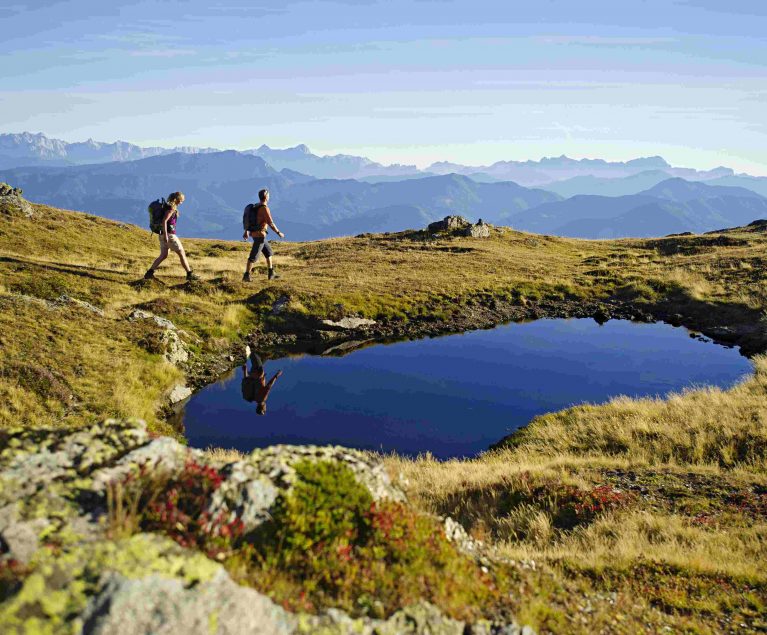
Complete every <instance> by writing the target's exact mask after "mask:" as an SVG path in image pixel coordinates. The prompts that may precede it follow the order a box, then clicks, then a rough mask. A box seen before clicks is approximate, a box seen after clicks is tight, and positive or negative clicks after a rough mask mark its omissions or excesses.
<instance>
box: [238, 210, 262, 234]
mask: <svg viewBox="0 0 767 635" xmlns="http://www.w3.org/2000/svg"><path fill="white" fill-rule="evenodd" d="M262 205H263V203H248V205H246V206H245V210H244V211H243V212H242V228H243V229H244V230H245V231H249V232H254V231H256V230H257V229H258V208H259V207H261V206H262Z"/></svg>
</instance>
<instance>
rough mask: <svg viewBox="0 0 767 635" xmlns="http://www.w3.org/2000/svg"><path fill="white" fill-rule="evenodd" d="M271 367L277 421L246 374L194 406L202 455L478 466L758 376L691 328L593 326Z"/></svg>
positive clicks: (547, 324)
mask: <svg viewBox="0 0 767 635" xmlns="http://www.w3.org/2000/svg"><path fill="white" fill-rule="evenodd" d="M259 354H260V353H259ZM261 358H262V360H263V362H264V370H265V380H266V381H268V380H269V379H271V377H272V376H273V375H274V374H275V373H276V372H277V371H278V370H281V371H283V374H282V375H281V376H280V377H279V378H278V379H277V380H276V382H275V384H274V386H273V388H272V390H271V392H270V393H269V395H268V397H267V399H266V414H265V415H263V416H259V415H258V414H257V413H256V403H248V402H247V401H245V400H244V399H243V398H242V394H241V382H242V377H243V372H242V369H240V368H238V369H236V370H235V371H234V372H233V373H232V374H230V375H229V376H228V377H227V378H224V380H222V381H220V382H218V383H215V384H213V385H211V386H208V387H206V388H205V389H204V390H202V391H200V392H199V393H197V394H196V395H194V396H193V397H192V398H191V399H190V401H189V403H188V404H187V405H186V408H185V412H184V415H183V421H184V425H185V428H186V435H187V437H188V439H189V443H190V445H192V446H193V447H201V448H204V447H207V446H221V447H234V448H237V449H240V450H243V451H250V450H252V449H253V448H256V447H263V446H266V445H272V444H276V443H296V444H303V443H306V444H308V443H315V444H340V445H345V446H349V447H356V448H365V449H375V450H383V451H391V450H395V451H397V452H398V453H401V454H410V455H415V454H418V453H422V452H427V451H428V452H431V453H432V454H434V455H435V456H437V457H455V456H468V455H473V454H476V453H477V452H480V451H482V450H485V449H487V447H488V446H489V445H490V444H492V443H495V442H496V441H498V440H500V439H501V438H502V437H504V436H505V435H507V434H508V433H510V432H512V431H513V430H515V429H517V428H518V427H520V426H523V425H524V424H526V423H527V422H528V421H530V419H531V418H533V417H534V416H535V415H538V414H541V413H545V412H551V411H556V410H560V409H562V408H566V407H567V406H570V405H573V404H577V403H583V402H602V401H605V400H607V399H609V398H610V397H613V396H616V395H630V396H645V395H665V394H667V393H668V392H670V391H678V390H681V389H683V388H685V387H689V386H695V385H705V384H708V385H716V386H722V387H728V386H731V385H733V384H734V383H735V382H737V381H738V380H739V379H740V378H742V377H743V376H744V375H746V374H748V373H750V371H751V364H750V363H749V361H748V360H747V359H745V358H744V357H742V356H741V355H740V354H739V353H738V351H737V350H736V349H728V348H724V347H722V346H718V345H716V344H713V343H712V342H710V341H699V340H697V339H693V338H691V337H689V333H688V332H687V331H686V330H685V329H683V328H674V327H672V326H669V325H666V324H636V323H632V322H627V321H618V320H611V321H609V322H607V323H606V324H604V325H602V326H599V325H598V324H597V323H596V322H594V321H593V320H586V319H582V320H576V319H571V320H539V321H536V322H530V323H526V324H508V325H505V326H499V327H497V328H495V329H493V330H489V331H474V332H470V333H464V334H460V335H450V336H446V337H440V338H435V339H425V340H417V341H411V342H399V343H395V344H388V345H377V346H372V347H369V348H366V349H363V350H359V351H356V352H353V353H351V354H349V355H347V356H345V357H316V356H303V357H293V358H281V359H274V360H269V359H268V358H267V357H266V356H265V355H261ZM251 365H252V362H250V361H249V362H248V369H250V368H251Z"/></svg>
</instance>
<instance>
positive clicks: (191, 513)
mask: <svg viewBox="0 0 767 635" xmlns="http://www.w3.org/2000/svg"><path fill="white" fill-rule="evenodd" d="M222 482H223V476H222V475H221V474H220V473H219V472H218V471H217V470H216V469H215V468H213V467H210V466H207V465H200V464H199V463H197V462H195V461H194V460H189V461H188V462H187V463H186V465H185V466H184V469H183V470H182V471H181V472H180V473H179V474H178V475H176V476H168V475H167V474H153V475H149V474H148V473H147V472H146V470H145V469H144V468H142V469H141V470H140V471H139V473H138V475H133V474H129V475H128V476H127V477H126V478H125V479H124V480H122V481H120V482H117V483H113V484H111V485H110V487H109V488H108V490H107V508H108V519H109V527H110V535H112V536H113V537H121V536H125V535H130V534H132V533H134V532H136V531H139V530H141V531H156V532H161V533H164V534H166V535H167V536H169V537H171V538H173V540H175V541H176V542H177V543H178V544H180V545H181V546H183V547H189V548H196V549H199V550H201V551H204V552H205V553H206V554H208V555H209V556H211V557H216V558H217V557H219V556H220V555H221V554H224V553H226V552H229V551H231V550H232V549H233V548H234V546H235V545H236V544H237V543H238V541H239V539H240V538H241V536H242V533H243V524H242V521H241V520H240V519H238V518H236V519H234V520H227V519H223V518H211V516H210V514H209V513H208V511H207V509H208V506H209V504H210V500H211V497H212V495H213V493H214V492H215V491H216V490H217V489H218V488H219V487H220V486H221V483H222Z"/></svg>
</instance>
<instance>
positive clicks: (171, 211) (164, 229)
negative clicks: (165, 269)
mask: <svg viewBox="0 0 767 635" xmlns="http://www.w3.org/2000/svg"><path fill="white" fill-rule="evenodd" d="M183 202H184V193H183V192H173V193H172V194H170V195H168V200H167V201H164V202H161V201H155V202H153V203H152V204H151V205H150V206H149V213H150V215H151V217H152V218H151V219H150V228H151V230H152V232H153V233H158V234H159V235H160V255H159V256H157V258H156V259H155V261H154V262H153V263H152V266H151V267H149V269H148V270H147V272H146V273H145V274H144V278H145V279H146V280H151V279H152V278H154V272H155V270H156V269H157V267H159V266H160V264H161V263H162V261H163V260H165V259H166V258H167V257H168V252H169V251H173V252H175V253H177V254H178V257H179V259H180V260H181V266H182V267H183V268H184V271H186V279H187V280H199V279H200V277H199V276H198V275H197V274H195V273H194V272H193V271H192V268H191V267H190V266H189V261H188V260H187V259H186V252H185V251H184V246H183V245H182V244H181V241H180V240H179V239H178V236H176V221H177V220H178V206H179V205H181V203H183ZM155 206H157V207H159V210H158V212H159V213H158V216H159V217H160V219H159V223H157V222H156V221H155V218H156V217H155V216H154V211H153V210H154V209H155Z"/></svg>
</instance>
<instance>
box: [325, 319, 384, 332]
mask: <svg viewBox="0 0 767 635" xmlns="http://www.w3.org/2000/svg"><path fill="white" fill-rule="evenodd" d="M322 323H323V324H324V325H326V326H332V327H334V328H339V329H344V330H353V329H359V328H364V327H367V326H375V325H376V324H377V322H376V321H375V320H369V319H367V318H360V317H345V318H341V319H340V320H338V321H337V322H334V321H333V320H322Z"/></svg>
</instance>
